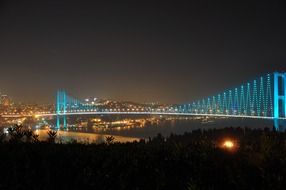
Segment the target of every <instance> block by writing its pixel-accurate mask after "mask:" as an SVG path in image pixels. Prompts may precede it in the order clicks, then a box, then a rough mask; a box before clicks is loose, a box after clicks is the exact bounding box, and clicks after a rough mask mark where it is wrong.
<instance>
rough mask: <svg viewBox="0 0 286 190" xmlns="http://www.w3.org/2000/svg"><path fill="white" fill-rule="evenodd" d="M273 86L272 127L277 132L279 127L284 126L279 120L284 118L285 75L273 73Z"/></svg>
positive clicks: (285, 101)
mask: <svg viewBox="0 0 286 190" xmlns="http://www.w3.org/2000/svg"><path fill="white" fill-rule="evenodd" d="M273 83H274V84H273V85H274V89H273V90H274V93H273V94H274V97H273V100H274V104H273V105H274V110H273V117H274V127H275V129H276V130H277V131H279V130H280V129H281V127H280V126H281V125H285V122H282V121H281V120H280V118H286V73H278V72H275V73H274V76H273Z"/></svg>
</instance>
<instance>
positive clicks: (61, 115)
mask: <svg viewBox="0 0 286 190" xmlns="http://www.w3.org/2000/svg"><path fill="white" fill-rule="evenodd" d="M56 109H57V111H56V113H57V123H56V127H57V129H60V127H61V120H63V128H66V127H67V118H66V115H65V114H66V113H67V94H66V92H65V91H63V90H58V91H57V103H56Z"/></svg>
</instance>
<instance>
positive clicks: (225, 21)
mask: <svg viewBox="0 0 286 190" xmlns="http://www.w3.org/2000/svg"><path fill="white" fill-rule="evenodd" d="M245 2H247V3H243V1H225V3H220V4H219V1H214V0H209V1H204V0H197V1H191V0H190V1H186V2H182V1H181V2H180V1H166V0H163V1H155V0H154V1H150V2H148V1H129V2H126V1H125V2H124V1H121V2H119V0H117V1H108V0H104V1H99V0H98V1H91V0H88V1H71V0H66V1H65V0H46V1H45V0H33V1H28V0H27V1H13V0H7V1H3V0H2V1H1V0H0V66H1V67H0V90H1V91H2V92H4V93H8V94H9V95H10V96H12V97H13V98H14V99H15V100H18V101H26V102H31V101H37V102H52V101H53V99H54V96H55V91H56V89H58V88H65V89H66V90H68V91H69V92H70V93H71V94H73V95H75V96H78V97H81V98H84V97H87V96H96V97H100V98H112V99H118V100H133V101H138V102H150V101H160V102H168V103H175V102H178V103H179V102H188V101H192V100H195V99H197V98H200V97H204V96H208V95H211V94H213V93H217V92H219V91H222V90H224V89H225V88H229V87H233V86H235V85H239V84H240V83H242V82H244V81H246V80H248V79H253V78H254V77H256V76H259V75H260V74H264V73H267V72H272V71H275V70H282V71H283V70H286V53H285V52H286V13H285V10H286V9H285V8H286V7H285V5H283V1H269V2H271V3H266V2H265V3H263V2H262V1H257V3H256V2H255V1H250V0H249V1H245Z"/></svg>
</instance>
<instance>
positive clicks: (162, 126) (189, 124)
mask: <svg viewBox="0 0 286 190" xmlns="http://www.w3.org/2000/svg"><path fill="white" fill-rule="evenodd" d="M94 118H95V117H82V118H78V117H71V118H68V126H69V128H68V132H67V131H65V132H61V135H62V136H67V137H68V138H75V139H79V140H84V139H87V138H90V139H92V140H91V141H97V139H104V138H105V137H106V135H112V136H116V139H117V140H118V141H120V142H127V141H129V142H130V141H134V140H138V139H141V138H145V139H146V138H148V137H154V136H156V135H157V134H158V133H161V134H162V135H163V136H169V135H170V134H171V133H174V134H183V133H185V132H191V131H192V130H195V129H213V128H224V127H231V126H233V127H238V126H240V127H245V126H248V127H250V128H265V127H269V128H272V126H273V123H272V121H271V120H257V119H241V118H233V119H230V118H227V119H226V118H198V117H176V118H174V117H172V118H170V117H163V118H162V117H155V118H153V117H146V118H142V117H141V118H130V117H118V116H116V117H109V118H107V119H106V118H103V119H106V120H107V121H108V122H101V124H102V123H103V125H99V124H95V123H92V122H91V121H94V120H95V121H99V119H98V118H97V119H94ZM127 120H130V121H132V124H130V121H129V122H126V121H127ZM48 122H49V123H55V121H54V120H50V121H48ZM111 123H112V125H110V124H111ZM117 124H121V125H120V126H117Z"/></svg>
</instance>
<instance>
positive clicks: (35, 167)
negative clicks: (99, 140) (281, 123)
mask: <svg viewBox="0 0 286 190" xmlns="http://www.w3.org/2000/svg"><path fill="white" fill-rule="evenodd" d="M14 133H16V132H15V131H13V133H12V134H14ZM20 136H21V135H19V137H20ZM16 137H17V138H18V135H16ZM16 137H15V138H16ZM225 137H228V138H232V139H236V140H237V142H238V144H239V148H238V149H237V151H236V152H230V151H227V150H225V149H222V148H220V147H219V146H218V145H219V142H220V140H221V139H224V138H225ZM13 138H14V137H13ZM14 142H15V141H14V140H13V141H11V142H4V143H0V158H1V162H0V173H1V180H0V189H37V190H38V189H128V190H133V189H138V190H139V189H148V190H153V189H192V190H195V189H232V190H235V189H285V187H286V133H285V132H275V131H270V130H268V129H265V130H250V129H247V128H226V129H223V130H215V129H213V130H208V131H203V130H197V131H193V132H192V133H185V134H184V135H174V134H173V135H171V136H170V137H168V138H164V137H162V136H161V135H158V136H157V137H155V138H150V140H149V141H148V142H145V141H144V140H141V141H140V142H134V143H126V144H120V143H115V142H113V141H112V142H110V143H103V144H90V145H84V144H78V143H70V144H55V143H48V142H34V143H14ZM17 142H18V141H17Z"/></svg>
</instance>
